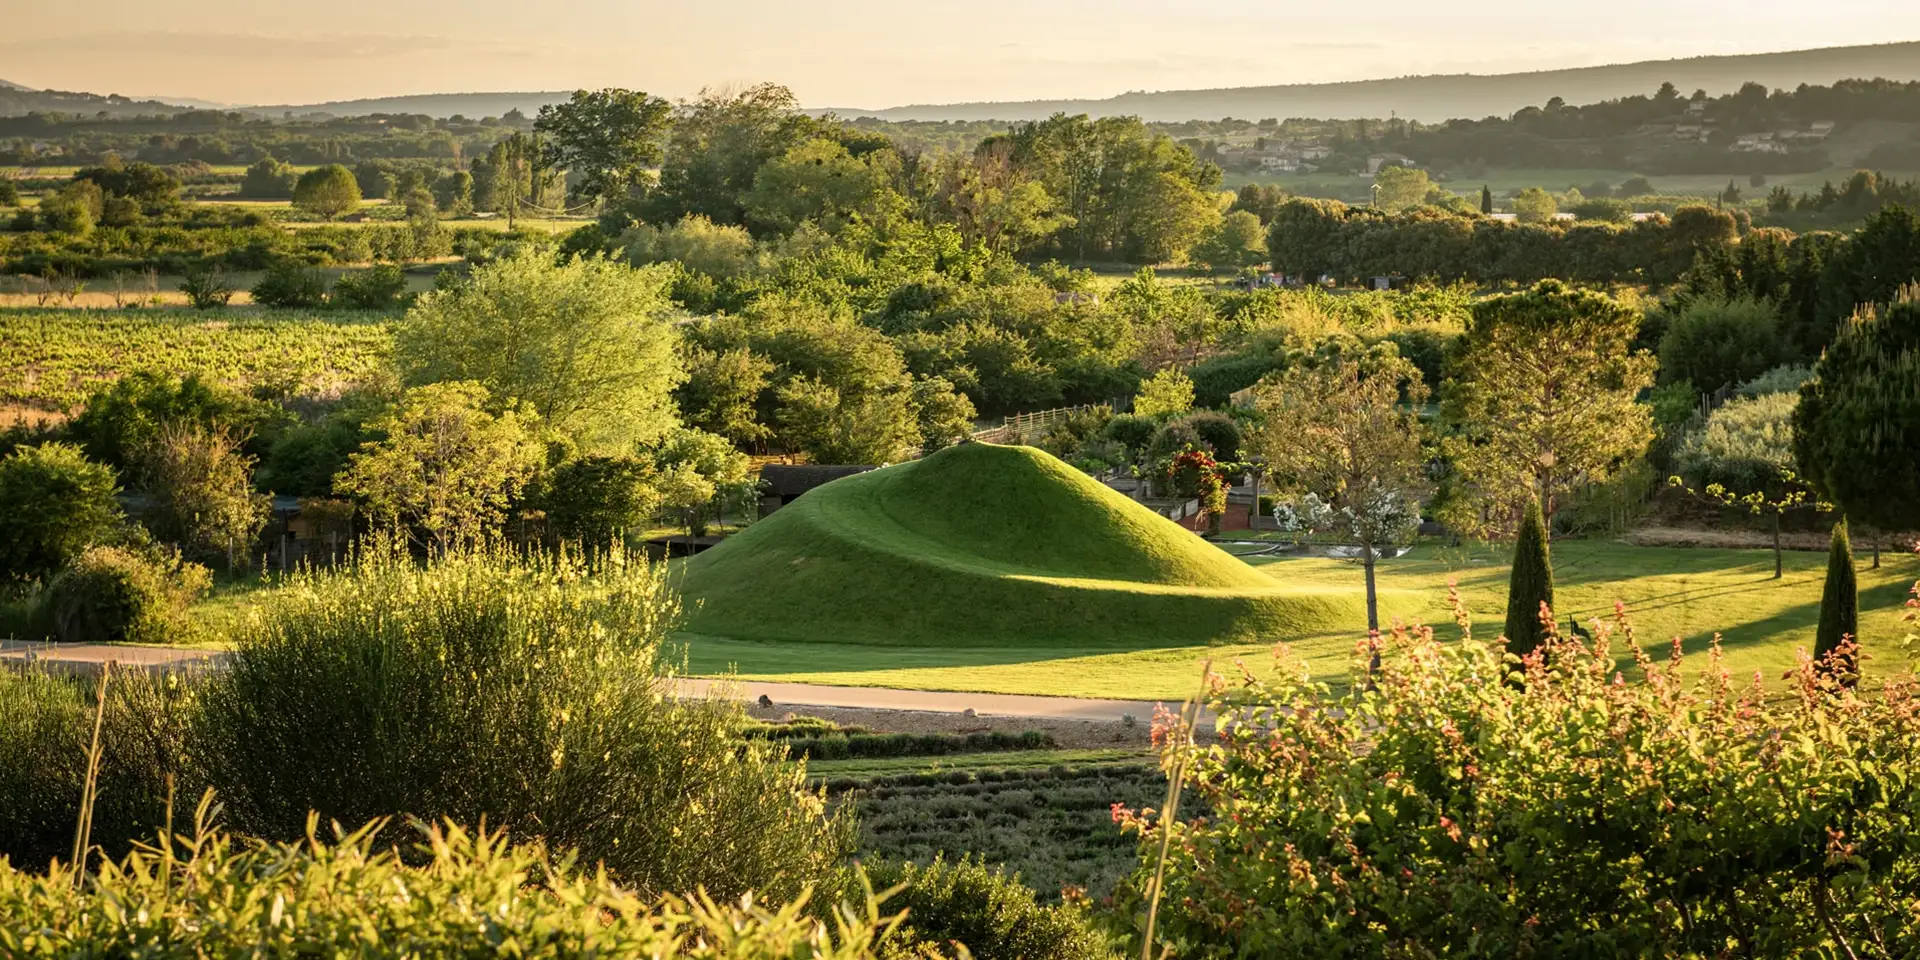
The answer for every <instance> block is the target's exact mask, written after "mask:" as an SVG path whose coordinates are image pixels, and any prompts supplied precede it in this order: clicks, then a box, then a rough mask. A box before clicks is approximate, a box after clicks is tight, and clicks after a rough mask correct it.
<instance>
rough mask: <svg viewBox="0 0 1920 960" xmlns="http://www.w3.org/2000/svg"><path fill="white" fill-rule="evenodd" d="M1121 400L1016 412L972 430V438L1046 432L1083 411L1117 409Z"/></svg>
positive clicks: (989, 439)
mask: <svg viewBox="0 0 1920 960" xmlns="http://www.w3.org/2000/svg"><path fill="white" fill-rule="evenodd" d="M1122 403H1123V402H1122V401H1113V402H1108V403H1088V404H1082V405H1080V406H1077V407H1055V408H1053V409H1052V410H1035V411H1033V412H1032V413H1016V414H1014V415H1012V416H1010V417H1005V418H1003V419H1002V420H1001V422H1000V425H999V426H997V427H982V428H981V429H979V430H975V431H974V432H973V439H975V440H982V441H985V442H987V443H1007V442H1009V441H1013V440H1021V439H1025V438H1028V437H1032V436H1035V435H1036V434H1043V433H1046V432H1047V431H1048V430H1050V429H1052V428H1053V427H1054V426H1055V425H1056V424H1060V423H1064V422H1066V421H1067V420H1070V419H1072V418H1074V417H1076V416H1078V415H1080V414H1083V413H1093V412H1095V411H1107V412H1109V413H1111V412H1113V411H1115V410H1118V409H1120V408H1121V406H1122Z"/></svg>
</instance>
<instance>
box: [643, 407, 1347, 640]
mask: <svg viewBox="0 0 1920 960" xmlns="http://www.w3.org/2000/svg"><path fill="white" fill-rule="evenodd" d="M681 589H682V591H683V595H684V596H685V598H686V601H687V603H688V609H689V610H690V611H691V614H690V616H689V620H688V623H687V625H686V629H687V631H688V632H690V633H693V634H697V635H702V636H712V637H726V638H732V639H742V640H772V641H796V642H803V641H810V640H813V641H835V642H843V643H844V642H852V643H867V644H879V645H912V644H927V643H935V644H939V645H955V646H964V645H977V646H997V647H1028V648H1033V647H1039V648H1053V647H1060V648H1067V647H1073V648H1083V649H1084V648H1090V647H1098V648H1106V649H1139V648H1146V647H1168V646H1190V645H1194V644H1207V643H1215V642H1228V641H1237V642H1256V641H1261V640H1269V639H1277V638H1280V637H1287V636H1299V635H1303V634H1309V633H1312V634H1318V633H1324V632H1328V631H1329V630H1333V629H1338V625H1339V624H1352V623H1356V622H1358V623H1364V622H1366V621H1365V614H1364V612H1363V611H1362V610H1361V608H1360V599H1359V596H1358V594H1357V593H1355V592H1354V591H1352V590H1342V589H1334V588H1330V587H1324V586H1312V587H1304V586H1290V585H1286V584H1283V583H1282V582H1280V581H1279V580H1277V579H1275V578H1273V577H1270V576H1268V575H1266V574H1264V573H1261V572H1259V571H1257V570H1255V569H1254V568H1252V567H1250V566H1248V565H1246V564H1245V563H1243V562H1241V561H1240V560H1238V559H1235V558H1234V557H1232V556H1229V555H1228V554H1226V553H1225V552H1223V551H1221V550H1219V549H1218V548H1216V547H1214V546H1213V545H1212V544H1209V543H1207V542H1206V541H1204V540H1201V539H1200V538H1198V537H1196V536H1194V535H1193V534H1192V533H1190V532H1188V531H1186V530H1184V529H1182V528H1180V527H1178V526H1176V525H1175V524H1173V523H1172V522H1171V521H1168V520H1166V519H1165V518H1163V517H1160V516H1158V515H1157V514H1155V513H1154V512H1153V511H1151V510H1149V509H1147V508H1146V507H1144V506H1141V505H1140V504H1138V503H1135V502H1133V501H1132V500H1129V499H1128V498H1127V497H1125V496H1123V495H1121V494H1119V493H1117V492H1115V491H1113V490H1111V489H1109V488H1108V487H1106V486H1105V485H1103V484H1100V483H1098V482H1096V481H1094V480H1093V479H1092V478H1090V477H1088V476H1086V475H1085V474H1083V473H1081V472H1080V471H1078V470H1076V469H1074V468H1073V467H1070V466H1068V465H1067V464H1065V463H1063V462H1061V461H1060V460H1058V459H1056V458H1054V457H1052V456H1050V455H1048V454H1046V453H1043V452H1041V451H1039V450H1035V449H1033V448H1030V447H1007V446H996V445H993V444H986V443H966V444H961V445H960V446H956V447H951V448H948V449H946V450H942V451H940V452H938V453H935V454H933V455H931V456H928V457H925V458H923V459H920V460H915V461H913V462H910V463H904V464H900V465H897V466H892V467H887V468H884V469H881V470H876V471H873V472H871V473H865V474H861V475H859V476H854V477H847V478H844V479H841V480H837V481H834V482H833V483H830V484H827V485H826V486H823V487H820V488H818V489H816V490H814V491H812V492H810V493H808V494H807V495H806V496H805V497H802V498H800V499H799V500H797V501H795V502H794V503H792V504H790V505H789V506H787V507H785V508H783V509H781V510H780V511H779V512H778V513H775V514H773V515H771V516H769V517H767V518H766V519H765V520H762V521H760V522H759V523H756V524H754V525H752V526H750V527H748V528H747V529H746V530H745V531H743V532H741V533H739V534H737V535H735V536H732V537H729V538H728V539H727V540H726V541H725V542H723V543H722V544H720V545H719V546H718V547H716V548H714V549H712V550H709V551H707V552H706V553H703V554H700V555H699V556H697V557H694V558H693V559H692V560H691V561H689V562H688V563H687V566H686V568H685V572H684V578H683V581H682V583H681Z"/></svg>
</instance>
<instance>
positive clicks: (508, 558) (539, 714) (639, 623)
mask: <svg viewBox="0 0 1920 960" xmlns="http://www.w3.org/2000/svg"><path fill="white" fill-rule="evenodd" d="M678 612H679V604H678V600H677V599H676V598H675V597H674V595H673V594H672V593H671V591H670V590H669V589H668V586H667V572H666V570H665V568H664V567H656V566H651V565H648V564H647V563H646V562H644V561H643V560H640V559H638V558H633V557H628V556H627V555H625V554H624V553H623V552H621V551H618V550H608V551H604V552H602V553H601V554H599V555H598V556H597V557H596V558H595V559H593V560H592V561H590V562H589V561H586V560H582V559H580V558H578V557H576V556H572V555H567V556H560V557H544V556H537V555H536V556H521V555H518V554H515V553H514V552H512V551H511V550H508V549H506V548H505V547H498V548H492V547H488V548H472V549H464V550H449V551H447V552H445V553H444V554H442V555H441V556H439V557H438V558H436V559H435V560H433V561H432V562H431V563H429V564H428V565H426V566H425V567H421V566H418V565H416V564H415V563H414V562H413V561H412V560H411V558H409V557H408V556H407V555H406V554H405V552H404V551H402V550H400V549H399V548H398V547H397V546H396V545H395V544H393V543H391V542H389V543H386V544H384V545H380V546H375V547H372V548H369V549H367V550H365V551H363V552H362V553H361V554H360V555H359V556H357V557H356V558H354V559H353V560H352V561H351V562H350V563H348V564H345V565H343V566H342V567H341V568H339V569H336V570H333V571H328V572H307V573H303V574H299V575H296V576H295V577H294V578H293V580H292V583H291V586H290V588H289V589H285V590H282V591H279V592H277V593H276V594H275V595H274V596H273V597H272V598H271V599H270V600H269V602H268V606H267V610H266V612H265V614H264V615H263V616H261V617H260V618H259V619H258V620H257V621H252V622H250V623H249V624H248V625H246V626H245V627H243V628H242V629H241V630H240V631H239V632H238V634H237V637H236V639H237V641H238V646H237V648H236V649H235V651H234V652H233V654H232V656H231V660H230V662H229V666H228V669H227V670H226V671H225V672H223V673H221V674H220V675H218V676H216V677H214V678H212V680H211V681H210V682H209V684H208V686H207V689H206V690H205V691H204V693H203V703H204V707H203V710H202V715H201V722H200V724H199V727H198V729H197V731H196V747H197V750H198V751H199V753H200V755H201V757H202V758H203V759H204V762H205V764H206V767H207V770H208V776H209V782H210V784H211V785H212V786H213V787H214V788H215V789H217V790H218V791H219V793H220V796H221V797H222V798H223V799H224V801H225V802H226V803H227V805H228V809H229V810H230V812H231V817H232V820H233V823H234V825H235V826H236V827H237V828H239V829H242V830H245V831H247V832H250V833H255V834H259V835H262V836H266V837H269V838H279V839H296V838H298V837H299V836H300V835H301V834H302V832H303V830H304V828H305V823H306V819H307V811H309V810H317V811H319V813H320V815H321V816H322V817H325V818H331V819H337V820H340V821H342V822H348V823H356V822H364V821H366V820H369V819H372V818H374V817H381V816H390V815H397V814H406V815H412V816H416V817H421V818H427V819H433V818H440V817H451V818H453V819H456V820H459V821H462V822H478V820H479V818H481V817H483V816H484V817H485V818H486V821H487V823H489V824H497V825H499V826H501V827H504V828H506V829H508V830H512V831H515V832H516V833H519V834H523V835H537V836H540V837H542V838H544V839H545V840H546V841H547V842H549V843H551V844H553V845H555V846H565V847H571V848H574V849H577V850H579V851H580V853H581V855H582V856H583V857H584V858H586V859H587V860H588V861H600V862H603V863H604V864H606V866H607V867H608V868H609V869H610V870H611V871H612V872H613V873H614V874H615V875H616V876H617V877H619V878H620V879H621V880H622V881H623V882H625V883H627V884H630V885H632V886H634V887H636V888H637V889H639V890H641V891H642V892H644V893H647V894H649V895H653V894H659V893H663V892H669V891H676V890H692V889H695V888H697V887H704V888H705V889H706V890H707V891H709V892H710V893H712V894H714V895H715V896H719V897H734V896H737V895H739V894H741V893H744V892H746V891H748V890H753V891H757V892H758V893H759V894H760V895H761V896H764V897H768V898H770V899H773V900H776V901H777V900H782V899H785V898H790V897H793V896H796V895H798V894H799V893H800V892H801V890H802V888H803V887H805V886H807V885H809V884H813V883H817V882H818V881H820V880H821V879H823V878H825V877H826V876H827V875H828V873H829V871H830V869H831V867H832V865H833V864H834V863H835V862H836V861H837V860H838V858H839V857H840V855H841V853H842V852H843V848H844V846H845V844H846V842H847V839H848V838H847V829H848V828H847V823H846V821H845V819H844V817H839V816H828V815H827V813H826V810H825V807H824V800H823V798H822V797H821V796H820V794H818V793H815V792H812V791H810V790H808V789H807V788H806V786H805V783H806V779H805V778H806V772H805V769H804V766H801V765H795V764H785V763H781V762H779V757H780V750H779V748H778V747H776V746H774V745H771V744H767V743H749V742H744V741H742V740H741V739H740V738H739V737H737V736H736V735H735V731H736V730H737V729H738V728H739V725H740V717H741V712H740V709H739V708H738V706H737V705H734V704H733V703H731V702H730V701H727V702H718V701H716V702H682V701H679V700H676V699H674V698H672V697H671V696H670V695H669V689H668V685H667V681H666V680H665V679H664V678H663V677H662V675H661V673H660V663H659V659H658V657H659V648H660V643H661V641H662V640H663V639H664V638H665V637H666V635H667V633H668V631H670V630H671V629H673V628H674V626H675V625H676V623H677V621H678Z"/></svg>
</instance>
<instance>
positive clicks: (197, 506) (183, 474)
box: [142, 423, 272, 562]
mask: <svg viewBox="0 0 1920 960" xmlns="http://www.w3.org/2000/svg"><path fill="white" fill-rule="evenodd" d="M142 460H143V461H144V463H145V466H146V470H145V473H146V476H147V489H148V492H149V493H150V494H151V501H152V502H151V505H150V506H149V507H148V509H147V511H146V520H147V523H148V526H149V528H150V529H152V530H153V532H154V535H155V536H158V537H160V538H162V539H164V540H167V541H170V542H172V543H174V544H177V545H178V546H179V547H180V548H181V549H182V550H184V551H186V553H187V555H188V556H191V557H194V558H195V559H200V560H206V559H209V558H214V557H220V556H223V555H224V556H226V557H227V558H228V559H229V561H230V562H231V561H232V560H233V559H236V558H242V559H243V558H246V557H248V556H250V555H252V553H253V545H254V540H255V539H256V538H258V537H259V536H260V531H261V530H262V529H264V528H265V527H266V525H267V513H268V509H269V507H270V506H271V505H272V501H271V499H270V498H269V497H267V496H266V495H265V494H260V493H255V492H253V458H252V457H248V456H245V455H243V454H242V453H241V452H240V440H239V438H237V437H235V436H234V435H233V434H232V433H231V432H229V431H228V430H226V429H225V428H215V429H212V430H208V429H206V428H205V427H202V426H200V425H198V424H193V423H168V424H165V425H163V426H162V427H161V428H160V435H159V437H157V438H156V439H155V440H154V442H153V443H152V444H151V445H150V446H148V448H147V450H146V452H145V455H144V456H143V457H142Z"/></svg>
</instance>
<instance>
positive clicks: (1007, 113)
mask: <svg viewBox="0 0 1920 960" xmlns="http://www.w3.org/2000/svg"><path fill="white" fill-rule="evenodd" d="M1872 77H1880V78H1885V79H1888V80H1901V81H1920V41H1910V42H1899V43H1884V44H1873V45H1864V46H1850V47H1824V48H1819V49H1812V50H1795V51H1788V52H1784V53H1756V54H1737V55H1728V56H1712V57H1692V58H1688V59H1680V60H1647V61H1641V62H1637V63H1623V64H1611V65H1607V66H1598V67H1573V68H1568V69H1564V70H1545V71H1534V72H1529V73H1508V74H1492V75H1485V74H1447V75H1434V76H1410V77H1395V78H1390V79H1380V80H1357V81H1349V82H1341V83H1302V84H1284V85H1279V86H1268V87H1235V88H1222V89H1211V90H1168V91H1157V92H1148V91H1135V92H1130V93H1124V94H1121V95H1119V96H1115V97H1109V98H1106V99H1092V100H1086V99H1082V100H1028V101H1017V102H977V103H948V104H913V105H908V106H898V107H885V108H860V107H842V108H834V109H832V110H831V111H828V110H825V109H820V110H815V111H813V112H816V113H821V112H832V113H837V114H839V115H840V116H843V117H862V116H872V117H879V118H881V119H886V120H1003V121H1013V120H1032V119H1040V118H1043V117H1047V116H1051V115H1052V114H1055V113H1070V114H1072V113H1085V114H1090V115H1092V116H1096V117H1100V116H1138V117H1140V118H1142V119H1145V120H1149V121H1169V122H1177V121H1181V120H1196V119H1207V120H1212V119H1218V118H1221V117H1229V116H1231V117H1240V118H1242V119H1260V118H1265V117H1276V118H1285V117H1316V118H1351V117H1386V116H1389V115H1393V116H1399V117H1403V118H1406V119H1412V120H1421V121H1427V122H1438V121H1441V120H1447V119H1452V118H1456V117H1465V118H1477V117H1485V116H1506V115H1509V114H1511V113H1513V112H1514V111H1515V110H1518V109H1520V108H1522V107H1525V106H1529V105H1539V104H1542V103H1545V102H1546V101H1547V100H1548V99H1550V98H1552V97H1556V96H1557V97H1560V98H1562V99H1564V100H1565V101H1566V102H1568V103H1578V104H1585V103H1595V102H1599V101H1602V100H1611V99H1616V98H1619V97H1624V96H1630V95H1633V94H1651V93H1653V92H1654V91H1655V90H1656V89H1658V88H1659V86H1660V84H1662V83H1667V82H1670V83H1672V84H1674V85H1675V86H1676V87H1679V88H1680V91H1681V92H1682V93H1683V94H1684V93H1691V92H1693V91H1694V90H1704V91H1706V92H1707V93H1709V94H1713V95H1719V94H1724V93H1729V92H1731V91H1733V90H1735V89H1737V88H1738V87H1739V86H1740V85H1741V84H1743V83H1748V82H1755V83H1761V84H1764V85H1766V86H1767V87H1769V88H1774V89H1779V88H1788V89H1791V88H1793V87H1796V86H1799V85H1800V84H1803V83H1806V84H1830V83H1833V82H1835V81H1837V80H1845V79H1854V78H1872ZM567 95H568V94H567V91H562V90H547V91H527V92H494V93H429V94H418V95H412V96H396V97H378V98H370V99H360V100H335V101H328V102H324V103H307V104H277V105H262V106H246V107H233V106H226V105H218V107H219V108H220V109H232V110H242V111H246V112H249V113H259V114H269V115H278V114H284V113H289V112H290V113H294V114H308V113H326V114H332V115H334V116H356V115H364V114H369V113H409V114H427V115H429V116H434V117H449V116H453V115H456V114H459V115H463V116H468V117H490V116H491V117H497V116H500V115H501V114H504V113H506V112H507V111H509V110H519V111H520V112H522V113H524V114H528V115H532V114H534V113H536V112H537V111H538V110H539V109H540V107H541V106H543V105H545V104H549V103H556V102H559V101H562V100H565V99H566V98H567ZM169 106H172V107H173V108H175V109H179V108H206V107H211V106H216V105H215V104H213V103H212V102H210V101H204V100H191V99H187V98H155V99H146V100H135V99H130V98H127V97H120V96H108V97H102V96H99V95H97V94H86V93H66V92H56V91H44V90H32V89H30V88H27V87H23V86H21V85H19V84H16V83H9V82H7V81H0V116H17V115H20V114H24V113H29V112H33V111H36V110H40V111H47V110H61V111H66V112H70V113H96V112H100V111H106V112H108V113H109V114H115V115H123V114H133V113H155V112H163V111H165V110H166V109H167V108H168V107H169Z"/></svg>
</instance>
